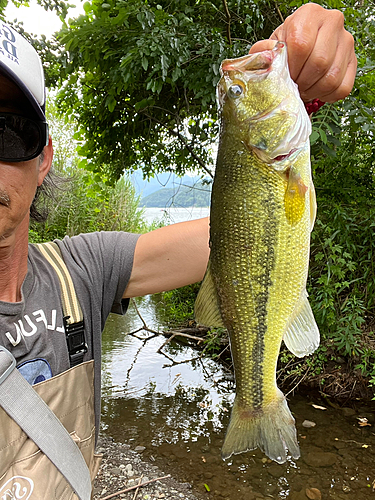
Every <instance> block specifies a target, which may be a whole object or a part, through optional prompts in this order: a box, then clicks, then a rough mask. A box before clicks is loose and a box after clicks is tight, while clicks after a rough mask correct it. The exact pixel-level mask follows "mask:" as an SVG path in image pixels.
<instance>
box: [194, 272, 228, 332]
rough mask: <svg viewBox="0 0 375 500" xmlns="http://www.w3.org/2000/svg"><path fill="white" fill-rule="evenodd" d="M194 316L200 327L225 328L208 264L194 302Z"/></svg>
mask: <svg viewBox="0 0 375 500" xmlns="http://www.w3.org/2000/svg"><path fill="white" fill-rule="evenodd" d="M194 314H195V321H196V322H197V323H198V324H200V325H204V326H210V327H214V328H225V327H224V324H223V320H222V319H221V313H220V309H219V299H218V296H217V292H216V288H215V284H214V280H213V278H212V274H211V271H210V263H208V267H207V271H206V275H205V277H204V279H203V282H202V285H201V288H200V290H199V292H198V296H197V299H196V301H195V307H194Z"/></svg>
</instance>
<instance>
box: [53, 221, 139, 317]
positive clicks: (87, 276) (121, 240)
mask: <svg viewBox="0 0 375 500" xmlns="http://www.w3.org/2000/svg"><path fill="white" fill-rule="evenodd" d="M139 236H140V235H139V234H133V233H125V232H122V231H116V232H115V231H113V232H112V231H101V232H95V233H87V234H80V235H78V236H73V237H71V238H69V237H68V236H66V237H65V238H64V239H63V240H62V241H56V243H57V244H58V245H59V246H60V249H61V252H62V254H63V257H64V260H65V262H66V265H67V266H68V268H69V271H70V272H71V273H72V278H73V282H74V285H75V287H76V292H77V295H82V294H85V293H87V292H89V293H90V294H91V296H93V297H95V302H96V304H98V305H100V304H101V307H102V311H101V313H102V318H103V320H104V321H105V319H106V318H107V316H108V314H109V313H110V312H111V311H112V312H115V313H118V314H124V313H125V312H126V309H127V305H128V300H124V299H122V296H123V293H124V291H125V289H126V287H127V284H128V282H129V279H130V275H131V271H132V267H133V258H134V250H135V246H136V243H137V240H138V238H139Z"/></svg>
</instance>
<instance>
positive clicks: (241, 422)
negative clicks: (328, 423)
mask: <svg viewBox="0 0 375 500" xmlns="http://www.w3.org/2000/svg"><path fill="white" fill-rule="evenodd" d="M255 448H260V449H261V450H262V451H263V452H264V453H265V454H266V455H267V456H268V457H269V458H271V459H272V460H275V462H278V463H279V464H282V463H284V462H285V461H286V452H287V450H289V452H290V454H291V455H292V457H293V458H295V459H297V458H299V457H300V450H299V446H298V442H297V432H296V427H295V423H294V418H293V416H292V414H291V412H290V410H289V408H288V405H287V402H286V400H285V397H284V395H283V394H282V393H281V391H278V397H277V399H276V400H275V402H274V403H272V404H269V405H267V406H266V407H264V408H263V409H262V410H258V411H253V412H251V411H249V410H248V409H246V408H245V409H244V408H242V407H241V406H240V405H239V403H238V400H237V398H236V399H235V401H234V405H233V409H232V415H231V419H230V422H229V426H228V430H227V434H226V436H225V440H224V445H223V448H222V450H221V455H222V457H223V459H226V458H229V457H230V456H231V455H233V454H238V453H243V452H245V451H249V450H254V449H255Z"/></svg>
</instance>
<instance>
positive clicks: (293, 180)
mask: <svg viewBox="0 0 375 500" xmlns="http://www.w3.org/2000/svg"><path fill="white" fill-rule="evenodd" d="M307 190H308V188H307V186H306V185H305V184H304V182H303V180H302V179H301V176H300V174H298V173H297V172H295V170H294V168H293V167H292V168H291V169H290V170H289V173H288V185H287V188H286V191H285V197H284V204H285V215H286V218H287V220H288V222H289V224H290V225H292V226H294V225H296V224H297V223H298V222H299V221H300V220H301V219H302V216H303V213H304V211H305V196H306V192H307Z"/></svg>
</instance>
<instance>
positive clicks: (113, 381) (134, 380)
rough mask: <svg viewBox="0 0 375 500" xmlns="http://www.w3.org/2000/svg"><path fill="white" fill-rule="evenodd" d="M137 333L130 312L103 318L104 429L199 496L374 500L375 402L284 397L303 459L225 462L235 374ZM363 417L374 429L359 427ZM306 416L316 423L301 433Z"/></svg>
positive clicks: (150, 314)
mask: <svg viewBox="0 0 375 500" xmlns="http://www.w3.org/2000/svg"><path fill="white" fill-rule="evenodd" d="M137 303H138V307H139V309H140V312H141V315H142V317H143V319H144V321H145V322H146V323H147V324H148V326H149V327H150V328H152V329H155V330H157V329H158V328H160V329H161V327H160V325H157V322H156V319H155V312H154V303H155V299H154V298H150V297H145V298H143V299H139V301H138V302H137ZM141 327H142V321H141V320H140V318H139V316H138V315H137V313H136V311H135V310H134V308H131V309H130V310H129V312H128V314H127V315H126V316H125V317H120V316H115V315H111V316H110V318H109V319H108V322H107V326H106V329H105V332H104V336H103V410H102V423H103V432H104V433H106V434H107V435H109V436H111V437H113V438H114V439H116V440H117V441H120V442H126V443H129V444H131V445H132V446H133V445H134V447H135V446H139V445H141V446H145V447H146V450H145V451H144V453H143V458H145V459H147V458H148V459H150V460H151V461H155V463H156V464H157V465H159V466H160V467H161V468H162V469H163V470H166V471H170V472H171V473H173V474H174V475H175V476H176V477H177V478H178V479H179V480H181V481H188V482H190V483H192V484H193V486H194V487H195V488H196V492H197V493H198V494H201V495H202V498H203V497H204V498H212V499H227V500H243V499H246V500H247V499H249V500H252V499H255V498H275V499H290V500H306V499H308V498H309V497H308V496H306V491H307V492H308V493H309V494H313V493H316V491H315V490H314V488H315V489H318V490H319V491H320V492H321V494H322V498H323V500H324V499H331V498H332V499H342V500H344V499H347V500H369V499H371V498H374V499H375V429H374V426H375V419H374V409H375V407H374V405H371V404H368V405H363V404H361V403H360V402H358V401H352V402H348V403H347V404H346V408H334V407H332V406H330V405H329V404H327V402H325V401H323V402H322V400H321V399H320V398H319V397H317V396H312V395H311V396H310V397H309V396H301V395H296V396H294V397H290V398H288V399H289V406H290V408H291V410H292V412H293V414H294V417H295V419H296V424H297V432H298V438H299V442H300V447H301V458H300V459H299V460H296V461H295V460H293V459H291V458H289V459H288V461H287V462H286V463H285V464H283V465H278V464H276V463H274V462H271V461H270V460H268V459H267V458H266V457H265V455H264V454H263V453H262V452H261V451H259V450H256V451H252V452H248V453H246V454H241V455H237V456H235V457H234V458H233V457H232V458H231V459H229V460H227V461H225V462H224V461H223V460H222V459H221V457H220V449H221V446H222V443H223V438H224V434H225V429H226V427H227V425H228V421H229V415H230V408H231V405H232V402H233V399H234V383H233V377H232V375H231V374H230V373H228V372H227V371H226V370H225V369H224V368H222V367H221V366H220V365H218V364H217V363H215V362H214V361H212V360H210V359H206V358H203V359H202V358H200V356H199V352H197V351H196V350H195V349H193V348H192V347H191V346H189V345H188V344H186V345H181V344H177V343H169V344H167V345H166V346H164V348H163V349H162V352H161V353H158V352H157V351H158V349H159V348H160V347H161V346H162V345H163V344H164V343H165V341H166V338H165V337H164V336H162V335H159V336H153V334H151V333H149V332H146V331H140V332H138V333H137V334H136V335H137V336H139V337H140V338H136V337H135V336H132V335H128V332H132V331H135V330H137V329H139V328H141ZM147 338H148V339H149V340H146V339H147ZM163 352H164V353H165V355H164V354H163ZM170 358H172V359H173V360H174V361H175V362H176V363H177V364H175V363H173V361H171V359H170ZM181 361H183V363H181ZM186 361H188V362H186ZM313 405H315V406H320V407H322V408H326V409H321V408H316V407H314V406H313ZM359 418H366V419H367V422H368V423H369V424H371V425H365V426H363V427H361V426H360V425H359V422H360V420H359ZM305 420H309V421H312V422H314V423H315V424H316V425H315V427H311V428H306V427H304V426H303V425H302V424H303V422H304V421H305ZM207 488H208V489H209V490H210V491H209V492H208V491H207Z"/></svg>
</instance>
